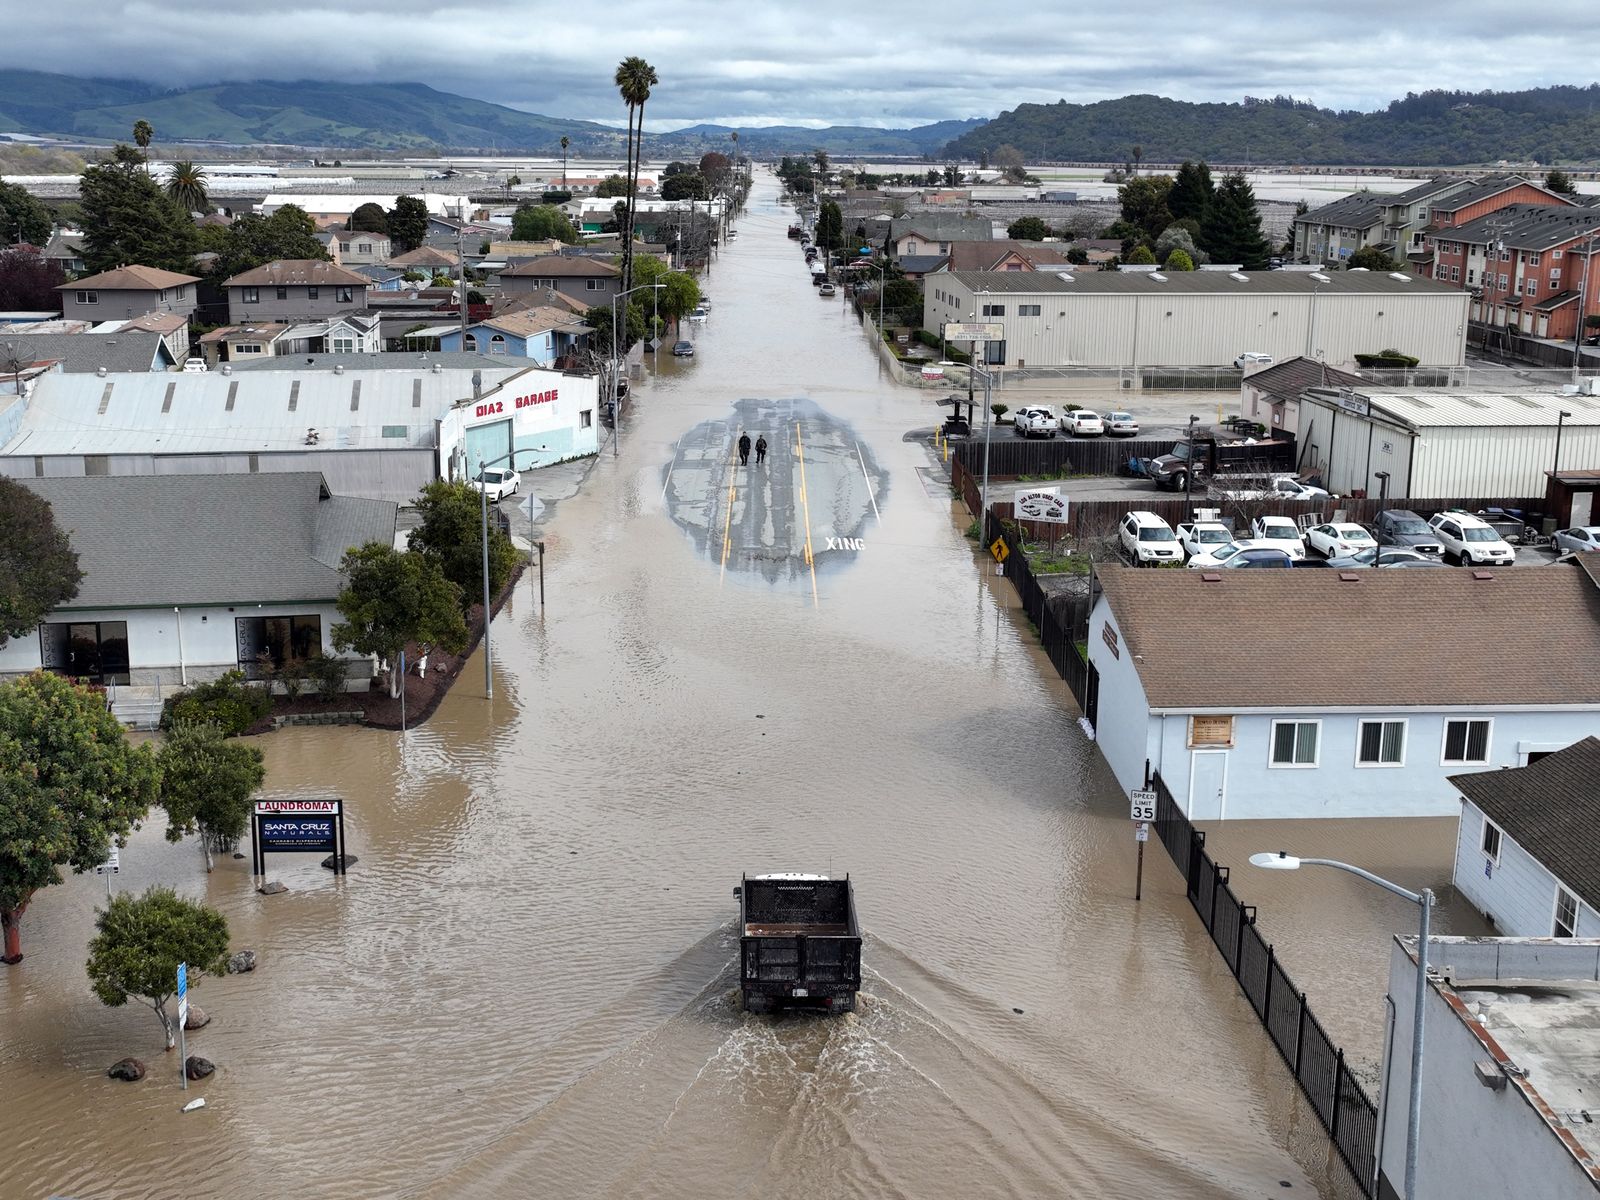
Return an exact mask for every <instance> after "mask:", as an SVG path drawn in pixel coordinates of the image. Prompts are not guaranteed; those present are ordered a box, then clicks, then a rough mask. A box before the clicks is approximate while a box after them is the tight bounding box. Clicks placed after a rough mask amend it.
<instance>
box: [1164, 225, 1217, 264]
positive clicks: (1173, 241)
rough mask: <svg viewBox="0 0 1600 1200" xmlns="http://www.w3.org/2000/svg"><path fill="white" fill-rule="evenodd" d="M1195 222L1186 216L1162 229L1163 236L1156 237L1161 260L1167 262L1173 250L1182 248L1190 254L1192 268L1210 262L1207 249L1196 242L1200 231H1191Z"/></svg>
mask: <svg viewBox="0 0 1600 1200" xmlns="http://www.w3.org/2000/svg"><path fill="white" fill-rule="evenodd" d="M1193 224H1194V222H1193V221H1192V220H1190V219H1189V218H1187V217H1185V218H1184V219H1183V220H1182V221H1174V222H1173V223H1172V224H1171V225H1168V226H1167V227H1166V229H1165V230H1163V231H1162V234H1161V236H1160V237H1158V238H1157V239H1156V258H1157V259H1159V260H1160V261H1161V262H1166V261H1167V259H1168V258H1169V257H1170V256H1171V255H1172V252H1173V251H1175V250H1182V251H1183V252H1184V253H1185V254H1186V255H1188V256H1189V264H1190V266H1189V269H1190V270H1193V269H1194V267H1195V265H1196V264H1199V263H1206V262H1210V261H1211V260H1210V259H1209V258H1208V257H1207V256H1206V253H1205V251H1203V250H1201V249H1200V248H1199V246H1198V245H1197V244H1196V242H1195V233H1198V232H1199V231H1198V230H1195V231H1194V232H1191V231H1190V230H1189V228H1188V227H1189V226H1190V225H1193Z"/></svg>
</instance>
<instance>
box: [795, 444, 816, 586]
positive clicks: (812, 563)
mask: <svg viewBox="0 0 1600 1200" xmlns="http://www.w3.org/2000/svg"><path fill="white" fill-rule="evenodd" d="M794 444H795V449H796V451H797V452H798V456H799V459H800V505H801V507H802V508H804V509H805V513H806V566H808V567H810V568H811V607H812V608H816V607H817V560H816V559H815V558H814V557H813V556H812V553H811V497H810V495H809V494H808V492H807V489H806V445H805V443H804V442H803V441H801V440H800V422H799V421H796V422H795V423H794Z"/></svg>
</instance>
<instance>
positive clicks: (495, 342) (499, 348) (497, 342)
mask: <svg viewBox="0 0 1600 1200" xmlns="http://www.w3.org/2000/svg"><path fill="white" fill-rule="evenodd" d="M505 352H506V339H505V335H504V334H499V333H497V334H495V335H494V336H493V337H492V338H490V339H489V353H490V354H504V353H505Z"/></svg>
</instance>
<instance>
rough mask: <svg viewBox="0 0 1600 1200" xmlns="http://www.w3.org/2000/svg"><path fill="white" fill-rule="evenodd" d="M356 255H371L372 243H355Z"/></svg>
mask: <svg viewBox="0 0 1600 1200" xmlns="http://www.w3.org/2000/svg"><path fill="white" fill-rule="evenodd" d="M356 253H357V254H371V253H372V243H371V242H357V243H356Z"/></svg>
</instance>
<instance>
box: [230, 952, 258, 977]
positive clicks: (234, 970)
mask: <svg viewBox="0 0 1600 1200" xmlns="http://www.w3.org/2000/svg"><path fill="white" fill-rule="evenodd" d="M255 969H256V952H255V951H254V950H241V951H239V952H238V953H237V954H235V955H232V956H231V957H230V958H229V959H228V974H229V975H245V974H248V973H249V972H251V971H254V970H255Z"/></svg>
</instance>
